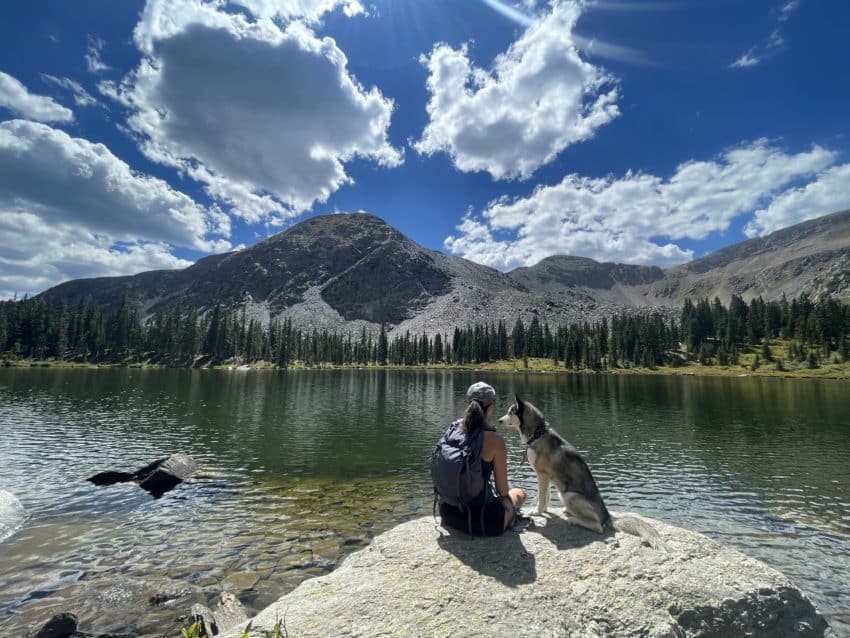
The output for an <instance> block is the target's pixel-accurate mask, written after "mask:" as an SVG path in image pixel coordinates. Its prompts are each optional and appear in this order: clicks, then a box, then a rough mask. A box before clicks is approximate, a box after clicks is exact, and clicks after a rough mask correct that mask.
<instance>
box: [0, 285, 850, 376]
mask: <svg viewBox="0 0 850 638" xmlns="http://www.w3.org/2000/svg"><path fill="white" fill-rule="evenodd" d="M848 336H850V307H848V306H847V305H845V304H842V303H840V302H837V301H834V300H821V301H817V302H813V301H812V300H811V299H809V298H808V297H807V296H806V295H802V296H800V297H798V298H796V299H793V300H791V301H787V300H786V299H784V298H783V299H782V300H780V301H776V302H765V301H763V300H762V299H760V298H759V299H755V300H753V301H751V302H750V303H749V304H747V303H746V302H744V301H743V299H742V298H740V297H733V298H732V301H731V303H730V304H729V306H728V307H726V306H724V305H723V304H721V303H720V301H719V300H717V299H715V300H714V301H713V302H709V301H708V300H707V299H700V300H698V301H696V302H693V301H691V300H686V301H685V304H684V306H683V308H682V311H681V315H680V317H679V319H678V320H675V319H666V318H665V317H663V316H662V315H660V314H657V313H654V314H627V313H623V314H618V315H615V316H613V317H612V318H611V320H610V321H608V320H607V319H603V320H601V321H599V322H595V323H589V322H583V323H572V324H569V325H559V326H556V327H550V326H549V325H548V323H545V322H544V323H541V322H540V320H539V319H538V317H537V316H536V315H535V316H534V317H533V318H532V320H531V322H530V323H529V324H527V325H526V324H525V323H524V322H523V321H521V320H517V321H516V323H515V324H514V325H513V326H512V327H511V329H510V330H508V328H507V326H506V325H505V323H504V321H499V322H491V323H480V324H475V325H469V326H465V327H457V328H455V329H454V330H453V332H452V333H451V334H448V333H445V334H435V335H430V336H429V335H426V334H421V335H416V334H414V335H411V334H410V333H405V334H403V335H400V334H398V335H394V336H393V338H392V339H390V338H389V337H388V335H387V330H386V328H385V327H383V326H382V327H381V328H380V330H379V331H377V334H373V333H371V332H369V331H367V330H366V329H365V328H363V329H361V330H360V331H357V332H351V331H344V332H331V331H327V330H315V329H313V330H305V329H303V328H301V327H298V326H294V325H293V324H292V322H291V321H290V320H289V319H287V320H284V321H276V320H275V321H272V322H271V323H269V324H268V325H264V324H262V323H261V322H260V321H259V320H258V319H256V318H252V317H249V316H246V313H245V311H244V310H243V311H241V312H230V311H227V310H225V309H224V308H222V307H221V306H218V305H217V306H216V307H215V308H213V309H212V310H211V311H210V312H207V313H204V314H203V315H201V316H199V315H198V313H197V310H196V309H194V308H188V309H187V308H183V307H182V306H181V305H179V304H178V305H176V306H174V307H173V308H171V309H169V310H167V311H163V312H159V313H157V314H156V315H154V316H153V317H151V318H150V319H149V320H148V321H147V322H143V321H142V320H141V318H140V317H139V314H138V312H137V311H136V310H135V309H133V308H132V306H131V305H130V303H129V301H128V300H127V298H126V297H125V298H124V299H123V300H122V302H121V304H120V306H119V308H118V309H117V310H115V311H114V312H111V313H104V312H103V311H102V310H101V309H99V308H98V307H97V306H96V305H95V304H93V303H86V302H83V303H80V304H78V305H76V306H74V307H69V306H68V304H67V303H65V302H62V303H59V304H55V303H51V302H50V301H49V300H47V299H43V298H40V297H39V298H35V299H23V300H21V301H6V302H0V355H2V356H3V357H5V358H20V359H36V360H48V359H53V360H59V361H75V362H91V363H104V362H109V363H134V362H150V363H162V364H166V365H184V366H185V365H204V364H217V363H224V362H233V363H251V362H256V361H267V362H271V363H273V364H275V365H277V366H279V367H287V366H289V365H291V364H292V363H294V362H295V361H300V362H303V363H304V364H306V365H322V364H334V365H346V364H350V365H386V364H389V365H408V366H414V365H427V364H433V363H447V364H477V363H486V362H492V361H505V360H519V359H525V360H527V359H528V358H547V359H551V360H552V362H553V364H554V365H557V366H562V367H564V368H567V369H574V370H581V369H594V370H601V369H606V368H612V367H633V366H640V367H650V368H651V367H655V366H660V365H678V364H679V363H682V362H684V361H686V360H687V359H689V358H698V359H699V361H700V362H701V363H703V364H711V363H720V364H734V363H737V361H738V357H739V354H740V353H741V352H742V351H743V350H746V349H751V348H756V347H760V348H761V349H760V350H759V351H758V352H759V353H760V355H761V356H762V357H763V358H764V359H765V360H770V359H771V357H772V355H771V352H770V340H771V339H785V340H789V341H790V356H791V357H792V358H797V359H799V360H803V359H807V360H809V361H811V358H812V357H813V356H815V357H829V356H830V355H831V354H833V353H835V355H836V356H840V357H841V358H842V360H844V361H847V360H850V352H848Z"/></svg>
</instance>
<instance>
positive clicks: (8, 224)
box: [0, 209, 192, 299]
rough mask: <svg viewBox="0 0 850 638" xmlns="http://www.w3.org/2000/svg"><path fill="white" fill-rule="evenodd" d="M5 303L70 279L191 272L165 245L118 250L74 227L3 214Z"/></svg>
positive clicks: (1, 294)
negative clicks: (53, 224)
mask: <svg viewBox="0 0 850 638" xmlns="http://www.w3.org/2000/svg"><path fill="white" fill-rule="evenodd" d="M0 237H2V240H0V247H2V254H0V281H2V284H0V299H8V298H11V297H12V296H13V295H17V296H18V297H21V296H22V295H24V294H29V295H33V294H35V293H38V292H41V291H43V290H46V289H47V288H50V287H52V286H55V285H56V284H59V283H61V282H63V281H68V280H71V279H79V278H82V277H107V276H110V277H112V276H119V275H134V274H136V273H139V272H143V271H148V270H158V269H175V268H186V267H188V266H191V265H192V262H191V261H187V260H185V259H180V258H178V257H175V256H174V255H173V254H172V253H171V248H170V246H168V245H167V244H164V243H162V242H133V243H129V244H115V243H114V242H113V241H112V240H111V238H109V237H105V236H103V235H99V234H94V233H92V232H90V231H87V230H85V229H81V228H77V227H74V226H64V225H60V226H50V225H46V224H45V223H44V220H43V219H42V218H41V217H39V216H38V215H33V214H31V213H22V212H14V211H5V210H2V209H0Z"/></svg>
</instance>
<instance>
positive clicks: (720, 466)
mask: <svg viewBox="0 0 850 638" xmlns="http://www.w3.org/2000/svg"><path fill="white" fill-rule="evenodd" d="M478 377H479V375H476V374H473V373H449V372H440V371H430V372H397V371H396V372H388V371H380V370H364V371H344V372H342V371H299V372H294V373H282V372H262V373H258V372H247V373H245V372H236V371H232V372H227V371H211V370H195V371H190V370H143V369H141V370H140V369H132V370H104V369H86V370H65V371H63V370H45V369H32V370H0V439H2V441H3V445H2V447H0V489H8V490H9V491H11V492H13V493H15V494H16V495H17V496H18V497H19V498H20V499H21V501H22V502H23V503H24V505H25V506H26V507H27V509H28V510H29V511H30V512H32V514H33V516H32V518H31V519H30V521H29V523H28V524H27V526H26V527H24V528H23V529H22V530H20V531H19V532H18V533H17V534H16V535H15V536H13V537H12V538H11V539H10V540H9V541H7V542H6V543H4V544H3V545H2V546H0V552H2V555H3V561H0V634H2V635H15V634H17V633H21V631H22V630H23V629H24V628H25V627H26V626H28V625H29V624H30V623H34V622H38V621H43V620H44V619H46V618H47V617H49V615H50V613H51V612H52V611H53V610H64V608H63V606H65V607H67V606H68V605H69V604H71V603H73V604H76V605H79V608H80V610H82V613H81V620H84V621H85V622H86V623H89V624H88V625H82V628H83V629H85V630H87V631H101V632H106V631H120V630H125V631H129V630H138V631H140V632H142V631H150V632H153V631H156V630H159V631H170V630H172V629H175V628H176V627H177V624H176V618H177V616H179V615H180V614H182V613H185V611H186V610H187V609H188V607H189V606H190V605H191V603H192V602H193V601H208V600H210V599H211V598H212V597H214V596H215V595H217V593H218V592H219V591H221V589H222V587H230V588H232V589H234V590H235V591H237V592H238V593H239V595H240V598H241V599H242V600H243V601H244V602H245V603H246V604H248V605H249V606H251V607H252V608H254V609H257V608H260V607H262V606H265V605H266V604H268V603H270V602H272V601H273V600H274V599H275V598H277V597H278V596H279V595H280V594H281V593H284V592H285V591H288V590H289V589H291V588H292V587H294V586H295V585H296V584H297V583H299V582H301V581H302V580H303V579H304V578H307V577H309V576H311V575H316V574H321V573H326V572H327V571H328V570H330V569H332V568H333V567H334V566H335V565H336V564H338V561H339V560H340V558H341V557H342V556H344V555H345V554H347V553H349V552H351V551H353V550H354V549H356V548H358V547H361V546H362V545H363V544H364V543H366V542H368V540H369V539H370V538H371V537H372V536H373V535H375V534H377V533H380V532H381V531H383V530H385V529H387V528H389V527H391V526H392V525H395V524H396V523H398V522H399V521H401V520H405V519H406V518H409V517H411V516H414V515H418V514H422V513H426V512H428V513H430V486H429V483H428V478H427V473H426V459H427V456H428V454H429V453H430V451H431V449H432V447H433V444H434V442H435V441H436V439H437V437H438V436H439V433H440V431H441V430H442V428H443V427H444V425H445V424H446V423H448V422H449V421H451V420H452V419H453V418H456V417H457V416H459V415H460V414H461V413H462V411H463V407H464V406H463V396H464V392H465V390H466V388H467V386H468V385H469V384H470V383H471V382H473V381H476V380H478ZM487 380H488V381H489V382H491V383H492V384H493V385H494V386H495V387H496V390H497V392H498V398H497V402H498V406H497V407H498V409H499V410H504V409H506V408H507V406H508V404H509V402H510V401H511V400H512V398H513V395H514V394H515V393H518V394H520V395H521V396H522V397H523V398H526V399H527V400H529V401H531V402H532V403H534V404H535V405H537V406H538V407H539V408H541V409H542V410H543V411H544V413H545V414H546V415H547V417H548V418H549V420H550V422H551V423H552V425H553V426H554V427H555V428H556V429H557V430H558V431H559V432H561V434H563V435H564V436H565V437H566V438H568V439H569V440H570V441H571V442H572V443H573V444H574V445H576V447H577V448H578V449H579V450H581V451H582V453H583V454H585V456H586V458H587V460H588V462H589V463H590V465H591V467H592V468H593V471H594V475H595V476H596V478H597V481H598V482H599V484H600V488H601V490H602V492H603V495H604V496H605V498H606V500H607V502H608V503H609V505H610V506H611V507H612V508H619V509H633V510H636V511H640V512H642V513H645V514H647V515H650V516H656V517H658V518H661V519H664V520H666V521H669V522H672V523H674V524H680V525H683V526H686V527H690V528H692V529H696V530H698V531H702V532H704V533H706V534H708V535H709V536H712V537H713V538H716V539H718V540H720V541H721V542H724V543H728V544H730V545H732V546H735V547H737V548H739V549H741V550H743V551H745V552H746V553H748V554H750V555H753V556H755V557H757V558H760V559H762V560H765V561H767V562H768V563H770V564H773V565H774V566H776V567H777V568H779V569H781V570H782V571H783V572H785V573H786V574H788V575H789V576H790V577H791V578H792V580H794V581H795V582H796V583H797V584H798V585H800V586H801V587H802V588H803V589H804V590H805V591H807V592H808V593H809V594H811V595H812V597H813V598H814V600H815V602H816V604H817V605H818V606H819V608H820V609H821V610H822V611H824V612H825V613H826V614H827V615H828V616H829V619H830V622H831V623H832V624H833V625H835V626H837V627H838V628H839V629H840V630H841V629H845V630H847V631H850V623H848V617H850V602H848V601H847V598H848V595H847V594H848V592H847V585H846V578H845V576H844V573H845V572H846V570H847V569H848V568H850V559H848V556H850V552H848V550H850V514H848V512H850V493H848V483H850V427H848V420H847V416H846V383H842V382H832V381H809V380H784V379H753V378H746V379H738V378H733V379H713V378H694V377H675V378H673V377H637V376H610V375H526V374H501V375H489V376H488V379H487ZM505 436H506V438H507V439H508V443H509V447H510V454H511V478H512V482H514V483H516V484H519V485H521V486H524V487H526V488H528V489H532V490H533V489H534V479H533V476H532V473H531V470H530V468H529V467H528V466H522V467H520V466H519V461H520V455H521V448H520V446H519V445H518V439H517V436H516V434H515V433H513V432H507V433H505ZM174 451H186V452H189V453H190V454H192V456H194V457H195V458H196V460H198V461H199V463H200V464H201V469H200V471H199V474H198V476H197V477H196V478H195V480H193V481H192V482H190V483H188V484H186V485H182V486H180V487H179V488H178V489H177V490H175V491H174V492H172V493H170V494H167V495H166V496H165V497H163V498H162V499H161V500H159V501H154V500H152V499H151V498H150V496H149V495H147V494H146V493H145V492H143V491H142V490H140V489H138V488H137V487H135V486H133V485H116V486H112V487H110V488H96V487H94V486H92V485H90V484H88V483H87V482H85V480H84V479H85V477H87V476H90V475H92V474H94V473H96V472H99V471H102V470H105V469H126V468H135V467H139V466H141V465H144V464H146V463H148V462H150V461H151V460H153V459H154V458H157V457H160V456H164V455H166V454H169V453H171V452H174ZM116 579H118V580H116ZM120 579H123V580H120ZM153 582H155V583H158V586H160V587H162V586H165V585H164V584H163V582H164V583H165V584H169V583H170V584H173V585H174V586H176V587H178V588H179V587H182V588H183V589H184V590H185V592H184V594H183V595H182V598H179V599H178V602H177V603H175V604H174V605H173V606H170V607H169V606H153V605H151V604H150V603H149V602H148V598H146V597H145V596H146V595H147V589H146V587H148V585H144V586H143V584H144V583H148V584H150V583H153ZM116 583H117V584H116ZM140 583H141V584H140ZM246 585H248V586H247V587H245V586H246ZM110 588H111V589H110ZM148 589H149V587H148ZM115 591H121V592H123V594H122V596H123V598H121V599H122V600H125V601H126V602H125V603H122V605H123V606H122V605H113V606H112V607H111V608H110V607H109V606H108V605H103V604H101V603H98V602H97V601H98V600H102V599H103V598H104V596H106V597H107V598H109V597H112V598H115V593H114V592H115ZM103 592H107V594H108V595H107V594H104V593H103ZM104 607H105V608H104ZM128 619H131V621H128ZM128 622H130V623H131V625H132V627H131V625H130V624H128Z"/></svg>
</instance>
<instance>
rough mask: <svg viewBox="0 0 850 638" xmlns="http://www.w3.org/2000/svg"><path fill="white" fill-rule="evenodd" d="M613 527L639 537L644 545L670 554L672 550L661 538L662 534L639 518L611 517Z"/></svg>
mask: <svg viewBox="0 0 850 638" xmlns="http://www.w3.org/2000/svg"><path fill="white" fill-rule="evenodd" d="M611 527H613V528H614V529H615V530H617V531H618V532H625V533H626V534H631V535H632V536H639V537H640V538H641V540H642V541H643V544H644V545H648V546H649V547H651V548H652V549H655V550H658V551H659V552H664V553H665V554H669V553H670V550H669V549H668V548H667V545H666V544H665V543H664V539H662V538H661V534H659V533H658V530H657V529H655V528H654V527H653V526H652V525H650V524H649V523H647V522H646V521H644V520H642V519H640V518H638V517H637V516H613V515H612V516H611Z"/></svg>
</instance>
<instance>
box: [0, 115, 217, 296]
mask: <svg viewBox="0 0 850 638" xmlns="http://www.w3.org/2000/svg"><path fill="white" fill-rule="evenodd" d="M0 227H2V228H3V231H2V232H0V255H2V259H0V279H2V280H3V281H4V282H5V287H6V288H9V287H10V286H12V285H13V283H14V287H15V289H18V290H27V291H35V290H40V289H42V288H43V287H45V286H47V285H52V284H55V283H59V281H62V280H64V279H70V278H74V277H78V276H93V274H99V275H106V274H127V273H130V272H138V271H140V270H149V269H151V268H162V267H178V266H182V265H186V262H185V261H184V260H180V259H178V258H176V257H174V255H172V254H171V252H170V250H169V248H168V246H167V245H176V246H184V247H187V248H192V249H195V250H198V251H204V252H208V251H222V250H226V249H228V248H229V247H230V244H229V243H228V242H227V241H226V240H224V239H223V237H226V236H227V235H229V233H230V226H229V219H228V218H227V216H226V215H223V214H221V213H220V212H219V211H216V210H211V211H210V210H206V209H204V208H203V207H202V206H200V205H199V204H197V203H196V202H194V201H193V200H192V199H191V198H189V197H188V196H187V195H185V194H183V193H180V192H178V191H175V190H174V189H172V188H171V187H170V186H169V185H168V184H167V183H166V182H164V181H163V180H160V179H157V178H153V177H149V176H144V175H139V174H138V173H136V172H134V171H133V170H132V169H131V168H130V167H129V166H128V165H127V164H126V163H124V162H123V161H121V160H120V159H118V158H117V157H115V156H114V155H113V154H112V153H111V152H110V151H109V149H108V148H106V147H105V146H104V145H102V144H95V143H92V142H90V141H88V140H84V139H80V138H74V137H71V136H69V135H68V134H67V133H65V132H64V131H60V130H58V129H54V128H52V127H50V126H47V125H45V124H39V123H36V122H29V121H24V120H12V121H8V122H2V123H0ZM39 273H41V274H39ZM10 282H11V283H10Z"/></svg>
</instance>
